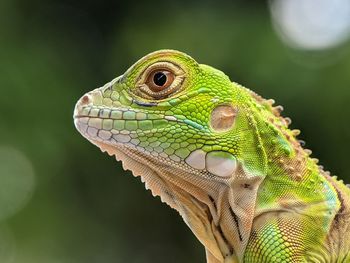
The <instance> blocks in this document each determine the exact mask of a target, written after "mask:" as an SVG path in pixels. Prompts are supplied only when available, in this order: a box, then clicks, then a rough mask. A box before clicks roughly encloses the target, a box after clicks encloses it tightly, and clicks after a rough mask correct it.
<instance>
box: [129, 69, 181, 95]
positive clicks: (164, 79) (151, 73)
mask: <svg viewBox="0 0 350 263" xmlns="http://www.w3.org/2000/svg"><path fill="white" fill-rule="evenodd" d="M184 75H185V72H184V71H183V70H182V69H181V68H180V67H179V66H177V65H175V64H173V63H170V62H157V63H154V64H152V65H151V66H149V67H148V68H146V69H145V71H144V72H143V73H142V74H141V76H140V77H139V80H138V81H137V83H136V90H135V93H136V94H137V95H139V96H140V97H142V98H145V99H156V100H160V99H165V98H167V97H169V96H170V95H172V94H174V93H176V92H178V91H179V90H180V89H181V87H182V83H183V81H184V79H185V77H184Z"/></svg>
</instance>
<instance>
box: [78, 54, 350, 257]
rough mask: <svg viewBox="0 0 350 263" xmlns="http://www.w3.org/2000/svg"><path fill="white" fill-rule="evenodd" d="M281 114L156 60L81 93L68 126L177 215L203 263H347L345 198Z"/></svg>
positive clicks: (202, 73)
mask: <svg viewBox="0 0 350 263" xmlns="http://www.w3.org/2000/svg"><path fill="white" fill-rule="evenodd" d="M280 110H281V107H273V101H272V100H265V99H263V98H261V97H260V96H258V95H257V94H255V93H254V92H252V91H250V90H248V89H246V88H244V87H242V86H240V85H239V84H237V83H232V82H231V81H230V80H229V78H228V77H227V76H226V75H225V74H224V73H222V72H221V71H219V70H216V69H214V68H212V67H210V66H207V65H203V64H198V63H197V62H196V61H195V60H194V59H192V58H191V57H189V56H188V55H186V54H184V53H181V52H178V51H174V50H161V51H157V52H154V53H151V54H149V55H147V56H145V57H144V58H142V59H140V60H139V61H138V62H136V63H135V64H134V65H133V66H132V67H131V68H129V69H128V70H127V71H126V72H125V73H124V74H123V75H122V76H120V77H117V78H116V79H114V80H113V81H111V82H110V83H107V84H106V85H105V86H103V87H101V88H98V89H95V90H93V91H91V92H89V93H87V94H85V95H84V96H83V97H82V98H81V99H80V100H79V101H78V103H77V105H76V108H75V111H74V121H75V125H76V127H77V129H78V130H79V132H80V133H81V134H82V135H83V136H84V137H86V138H87V139H88V140H89V141H91V142H92V143H93V144H95V145H97V146H98V147H100V148H101V149H102V150H103V151H107V152H108V153H109V154H110V155H115V156H116V158H117V160H121V161H122V162H123V166H124V168H125V169H130V170H131V171H132V172H133V174H134V175H135V176H141V180H142V181H144V182H145V184H146V188H148V189H150V190H151V191H152V193H153V195H155V196H160V197H161V200H162V201H163V202H166V203H167V204H169V205H170V206H171V207H173V208H175V209H176V210H177V211H178V212H179V213H180V214H181V216H182V217H183V219H184V221H185V222H186V223H187V225H188V226H189V227H190V228H191V230H192V231H193V233H194V234H195V235H196V236H197V238H198V239H199V240H200V241H201V242H202V244H203V245H204V246H205V249H206V255H207V262H210V263H218V262H225V263H229V262H247V263H249V262H259V263H263V262H350V190H349V188H348V187H347V186H345V185H344V184H343V183H342V182H341V181H337V179H336V178H334V177H331V176H330V175H329V173H327V172H324V171H323V170H322V168H321V167H319V166H318V165H317V160H315V159H312V158H310V153H311V152H310V151H309V150H305V149H303V148H302V146H301V145H300V143H299V141H298V140H297V139H296V136H297V135H298V134H299V131H298V130H289V129H288V124H289V122H290V121H289V120H288V119H286V118H283V117H281V116H280Z"/></svg>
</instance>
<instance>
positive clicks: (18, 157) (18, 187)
mask: <svg viewBox="0 0 350 263" xmlns="http://www.w3.org/2000/svg"><path fill="white" fill-rule="evenodd" d="M0 182H1V184H0V220H4V219H7V218H8V217H10V216H12V215H14V214H15V213H16V212H17V211H19V210H20V209H21V208H23V206H24V205H25V204H26V203H27V201H28V200H29V199H30V197H31V196H32V193H33V190H34V185H35V177H34V170H33V167H32V164H31V162H30V161H29V160H28V158H27V157H25V155H24V154H23V153H22V152H20V151H18V150H16V149H14V148H11V147H0Z"/></svg>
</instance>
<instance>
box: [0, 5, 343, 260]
mask: <svg viewBox="0 0 350 263" xmlns="http://www.w3.org/2000/svg"><path fill="white" fill-rule="evenodd" d="M297 2H298V1H297ZM338 2H339V1H338ZM269 3H272V2H269ZM272 10H275V11H274V12H275V15H276V12H277V13H278V10H279V9H278V8H277V9H274V8H273V7H271V6H270V7H269V4H268V2H264V1H243V0H242V1H220V2H211V1H199V0H198V1H168V0H162V1H143V2H134V1H123V2H119V1H108V0H104V1H90V0H87V1H68V0H64V1H59V0H45V1H44V0H32V1H25V0H1V1H0V59H1V64H0V120H1V124H0V262H1V263H8V262H11V263H80V262H103V263H110V262H131V263H143V262H204V260H205V255H204V249H203V248H202V246H201V244H200V243H199V242H198V241H197V240H196V238H195V237H194V236H193V235H192V233H191V232H190V230H189V229H188V228H187V226H186V225H185V224H184V223H183V222H182V219H181V218H180V216H179V215H178V214H177V213H176V212H175V211H174V210H172V209H170V208H168V207H167V206H166V205H165V204H162V203H161V202H160V201H159V198H153V197H152V195H151V193H150V191H146V190H145V189H144V185H143V184H142V183H141V182H140V180H139V178H134V177H133V176H131V173H130V172H124V171H123V170H122V168H121V163H119V162H116V161H115V160H114V159H113V158H111V157H109V156H107V155H106V154H102V153H101V152H100V151H99V149H98V148H97V147H95V146H93V145H92V144H90V143H89V142H87V141H86V140H85V139H84V138H83V137H82V136H81V135H80V134H78V132H77V131H76V130H75V128H74V125H73V120H72V113H73V107H74V104H75V102H76V101H77V99H78V98H79V97H80V96H81V95H82V94H83V93H85V92H87V91H90V90H92V89H94V88H96V87H99V86H101V85H103V84H104V83H106V82H107V81H110V80H111V79H112V78H114V77H116V76H118V75H120V74H122V73H123V72H124V71H125V70H126V69H127V68H128V67H129V66H130V65H131V64H132V63H134V62H135V61H136V60H137V59H139V58H140V57H141V56H143V55H145V54H147V53H148V52H151V51H155V50H157V49H160V48H172V49H178V50H181V51H184V52H186V53H188V54H190V55H191V56H193V57H194V58H195V59H196V60H197V61H199V62H200V63H205V64H209V65H212V66H214V67H216V68H219V69H221V70H223V71H224V72H225V73H226V74H227V75H229V76H230V77H231V79H232V80H233V81H236V82H239V83H241V84H243V85H245V86H247V87H249V88H251V89H253V90H255V91H256V92H258V93H259V94H261V95H262V96H264V97H266V98H274V99H275V100H276V101H277V104H281V105H283V106H284V108H285V112H284V115H285V116H289V117H291V118H292V119H293V124H292V127H293V128H299V129H301V130H302V134H301V136H300V138H301V139H303V140H305V141H306V142H307V144H306V146H307V148H310V149H312V150H313V151H314V154H313V155H314V156H315V157H317V158H319V159H321V164H323V165H324V166H325V168H326V169H327V170H330V171H332V173H333V174H337V175H339V176H340V177H341V178H343V179H344V180H345V181H347V182H350V168H349V160H348V157H349V153H348V151H349V148H350V141H349V139H350V132H349V129H350V123H349V114H350V108H349V107H350V87H349V84H350V44H349V41H348V40H347V37H348V35H347V33H348V31H346V30H345V31H344V30H343V31H341V32H340V35H341V37H342V38H340V40H339V36H338V40H337V41H338V42H337V41H336V40H335V42H334V43H333V42H332V43H333V44H330V45H328V46H327V43H326V46H322V45H321V46H322V47H321V48H320V47H319V46H317V45H316V46H315V45H314V46H313V45H312V44H311V46H310V45H309V46H306V47H305V45H304V46H303V44H302V43H304V42H300V39H299V42H298V43H299V45H296V44H295V43H294V44H293V41H291V39H292V40H293V37H290V39H289V40H288V37H287V36H286V35H283V32H282V31H283V25H282V26H279V25H278V21H277V22H276V21H275V22H273V20H272V16H271V11H272ZM276 10H277V11H276ZM342 10H344V8H343V9H342ZM281 12H282V11H281ZM282 13H283V12H282ZM318 13H319V12H318ZM276 17H277V18H278V14H277V16H276ZM334 17H339V16H337V15H336V16H333V21H334V20H336V19H335V18H334ZM293 19H294V20H295V21H299V22H300V21H302V20H300V19H296V18H293ZM293 19H292V20H293ZM317 21H318V20H317ZM317 21H316V22H317ZM326 24H327V23H326ZM332 25H333V24H332ZM296 28H299V29H300V28H301V29H303V27H300V26H297V27H296ZM305 28H307V27H306V26H305ZM327 30H328V31H329V32H331V33H332V32H334V30H337V29H334V28H330V29H329V28H328V29H327V28H326V31H327ZM311 31H312V30H311ZM328 31H327V32H328ZM320 34H321V33H319V35H320ZM322 34H323V33H322ZM311 35H312V34H310V33H309V34H304V36H305V37H308V36H311ZM316 35H317V34H316ZM322 36H323V35H322ZM288 41H289V42H288ZM320 41H322V39H321V40H317V39H316V42H317V44H319V43H320ZM311 42H312V41H311ZM300 43H301V44H300ZM328 44H329V43H328Z"/></svg>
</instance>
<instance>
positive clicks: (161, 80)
mask: <svg viewBox="0 0 350 263" xmlns="http://www.w3.org/2000/svg"><path fill="white" fill-rule="evenodd" d="M166 81H167V76H166V75H165V74H164V73H163V72H157V73H156V74H154V76H153V82H154V84H156V85H157V86H160V87H161V86H163V85H164V84H165V83H166Z"/></svg>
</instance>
